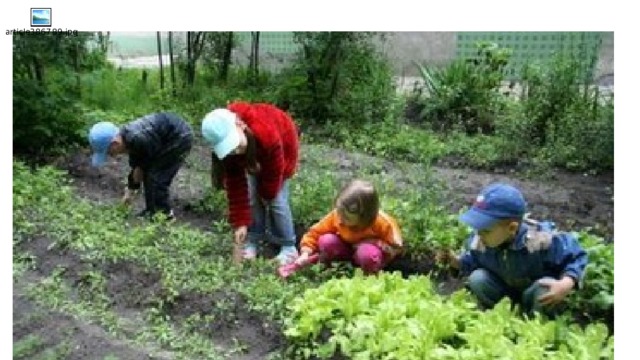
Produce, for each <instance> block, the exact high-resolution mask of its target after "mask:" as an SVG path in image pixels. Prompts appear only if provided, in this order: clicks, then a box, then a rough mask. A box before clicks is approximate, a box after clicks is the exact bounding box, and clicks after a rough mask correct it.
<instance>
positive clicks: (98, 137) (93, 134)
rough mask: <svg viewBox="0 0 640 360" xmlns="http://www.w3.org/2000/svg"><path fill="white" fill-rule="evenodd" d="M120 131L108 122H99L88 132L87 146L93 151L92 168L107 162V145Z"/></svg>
mask: <svg viewBox="0 0 640 360" xmlns="http://www.w3.org/2000/svg"><path fill="white" fill-rule="evenodd" d="M119 131H120V130H119V129H118V127H117V126H116V125H115V124H113V123H110V122H108V121H102V122H99V123H97V124H95V125H93V126H92V127H91V130H89V144H91V149H92V150H93V156H92V157H91V164H92V165H93V166H96V167H98V166H102V165H104V163H105V162H106V161H107V156H108V152H109V145H111V141H113V139H114V138H115V137H116V135H118V132H119Z"/></svg>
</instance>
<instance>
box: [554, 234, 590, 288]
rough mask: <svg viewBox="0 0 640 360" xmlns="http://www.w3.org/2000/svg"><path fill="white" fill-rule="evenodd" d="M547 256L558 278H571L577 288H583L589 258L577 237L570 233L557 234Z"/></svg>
mask: <svg viewBox="0 0 640 360" xmlns="http://www.w3.org/2000/svg"><path fill="white" fill-rule="evenodd" d="M547 256H548V258H547V261H548V262H550V263H551V264H553V267H554V269H555V270H556V272H557V274H558V276H563V275H568V276H571V277H572V278H573V279H574V280H575V282H576V287H577V288H580V287H581V286H582V280H583V277H584V269H585V267H586V266H587V262H588V256H587V252H586V251H584V250H583V249H582V247H581V246H580V243H579V242H578V239H576V237H575V236H573V235H572V234H569V233H559V234H555V235H554V236H553V241H552V242H551V247H550V248H549V251H548V253H547Z"/></svg>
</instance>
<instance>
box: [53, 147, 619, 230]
mask: <svg viewBox="0 0 640 360" xmlns="http://www.w3.org/2000/svg"><path fill="white" fill-rule="evenodd" d="M317 148H318V146H316V145H305V146H304V147H303V148H302V151H301V152H302V154H303V155H302V159H301V166H306V164H308V163H312V161H311V160H310V159H308V158H307V159H305V153H310V154H317V153H318V152H319V151H318V149H317ZM320 152H321V153H323V154H325V155H326V158H325V160H326V159H329V161H331V162H332V163H333V164H334V165H335V171H336V172H337V173H338V174H339V176H341V177H349V176H350V174H352V173H354V172H356V171H358V170H359V169H361V168H364V167H371V166H372V164H373V165H374V166H375V167H377V168H379V169H381V173H384V175H381V176H387V177H390V178H392V179H393V180H394V182H395V183H396V184H397V186H398V187H400V188H401V187H403V186H405V187H406V186H413V187H417V188H430V187H434V186H440V188H441V189H442V192H443V194H442V196H441V198H442V200H443V205H445V206H447V207H448V208H449V209H451V211H454V212H457V211H459V210H460V209H461V208H462V207H463V206H468V204H470V203H471V202H472V201H473V199H474V198H475V196H476V195H477V193H478V192H479V190H480V189H481V188H482V187H484V186H485V185H487V184H489V183H491V182H495V181H502V182H507V183H511V184H513V185H515V186H517V187H519V188H520V189H521V190H522V192H523V193H524V195H525V198H526V199H527V202H528V207H529V211H530V212H531V213H532V216H533V217H534V218H538V219H551V220H554V221H555V222H556V223H557V224H558V226H559V227H560V228H561V229H564V230H573V229H582V228H585V227H592V228H594V229H595V231H596V233H598V234H600V235H602V236H605V237H606V238H608V239H612V238H613V234H614V227H613V204H614V199H613V190H614V189H613V176H612V175H601V176H590V175H583V174H570V173H566V172H554V173H553V174H551V175H550V176H547V177H546V178H536V179H526V178H524V175H520V174H517V173H511V172H508V171H506V170H501V171H500V172H499V173H496V172H488V171H479V170H472V169H465V168H452V167H445V166H433V167H431V168H427V167H425V166H424V165H420V164H411V163H393V162H391V161H388V160H384V159H379V158H375V157H371V156H367V155H363V154H356V153H348V152H345V151H342V150H335V149H327V148H322V149H321V150H320ZM209 154H210V153H209V151H208V150H207V149H206V148H205V147H203V146H200V145H199V146H196V147H195V148H194V149H193V150H192V153H191V155H190V157H189V161H188V163H187V165H186V166H185V167H184V168H183V169H182V170H181V171H180V172H179V173H178V175H177V177H176V180H175V181H174V184H173V185H172V189H171V191H172V194H173V201H174V204H175V205H176V206H175V211H176V212H177V213H178V216H179V217H180V218H182V219H185V221H188V222H190V223H192V224H194V225H196V226H198V227H201V228H206V227H207V226H208V225H209V224H210V222H211V220H212V219H211V215H208V216H205V215H202V214H199V213H196V212H193V211H190V209H191V207H192V205H193V204H194V203H197V202H198V201H199V200H201V199H202V198H203V197H204V196H205V192H206V191H208V190H209V189H210V185H209V178H208V177H207V176H206V174H204V173H203V171H206V170H207V169H208V164H209V161H210V160H209V156H210V155H209ZM60 165H61V167H63V168H64V169H66V170H68V172H69V174H70V175H71V177H72V178H73V179H74V180H75V186H76V187H77V188H78V192H79V195H81V196H84V197H87V198H90V199H92V200H96V201H115V200H116V199H117V196H119V194H121V193H122V189H123V188H124V183H123V179H124V176H125V175H126V173H127V171H128V168H127V164H126V161H123V160H120V161H111V162H110V163H109V164H108V165H107V166H105V167H104V168H102V169H99V170H96V169H92V168H91V167H90V164H89V162H88V155H87V154H86V153H77V154H74V155H72V156H70V157H68V158H67V159H65V160H64V161H60ZM196 172H200V174H196ZM138 206H142V202H141V199H139V203H138ZM220 211H221V213H222V211H223V210H220ZM221 213H220V214H221Z"/></svg>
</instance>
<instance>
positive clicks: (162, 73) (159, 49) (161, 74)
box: [156, 31, 164, 89]
mask: <svg viewBox="0 0 640 360" xmlns="http://www.w3.org/2000/svg"><path fill="white" fill-rule="evenodd" d="M156 34H157V37H158V62H159V63H160V89H164V68H163V66H162V38H161V36H160V31H158V32H157V33H156Z"/></svg>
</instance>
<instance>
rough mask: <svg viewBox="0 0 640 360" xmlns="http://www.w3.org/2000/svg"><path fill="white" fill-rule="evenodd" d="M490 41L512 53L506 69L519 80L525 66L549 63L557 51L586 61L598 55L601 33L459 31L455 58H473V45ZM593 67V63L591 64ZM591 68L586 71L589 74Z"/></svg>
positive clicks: (591, 70) (510, 75)
mask: <svg viewBox="0 0 640 360" xmlns="http://www.w3.org/2000/svg"><path fill="white" fill-rule="evenodd" d="M479 41H490V42H494V43H496V44H498V45H499V46H501V47H508V48H510V49H511V50H512V55H511V59H510V62H509V65H508V67H507V73H508V76H509V78H510V79H517V78H519V73H520V71H521V70H522V67H523V66H524V65H525V64H531V63H543V62H546V61H549V60H550V59H551V58H552V57H553V56H554V55H555V54H556V53H557V52H563V51H572V52H575V53H578V54H580V57H581V58H583V59H585V62H588V61H589V60H590V59H592V57H593V56H595V57H596V58H597V57H598V54H599V52H600V46H601V43H602V33H600V32H459V33H458V34H457V43H456V56H457V57H458V58H465V59H469V58H476V57H477V56H478V54H477V49H476V47H475V44H476V43H477V42H479ZM592 65H595V64H592ZM593 70H594V69H593V67H591V68H590V69H587V71H588V72H589V73H590V74H592V73H593Z"/></svg>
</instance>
